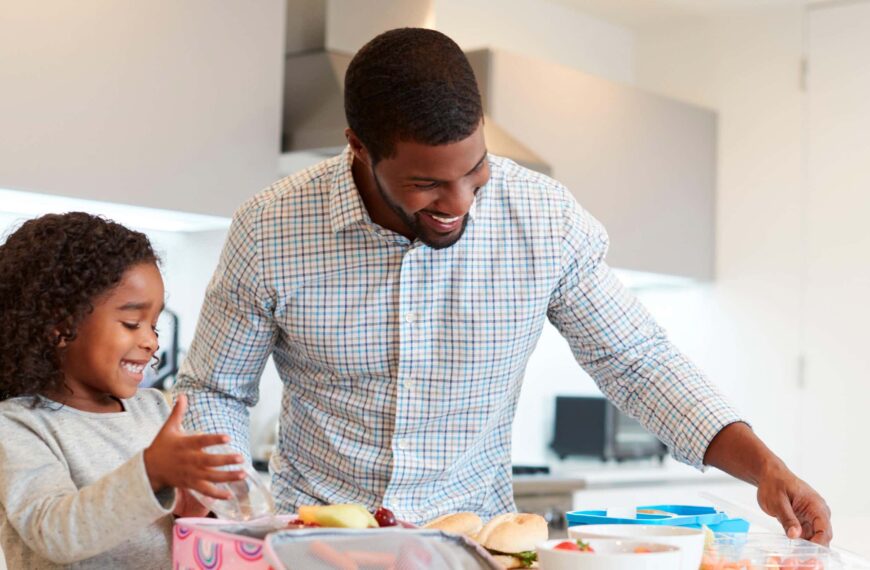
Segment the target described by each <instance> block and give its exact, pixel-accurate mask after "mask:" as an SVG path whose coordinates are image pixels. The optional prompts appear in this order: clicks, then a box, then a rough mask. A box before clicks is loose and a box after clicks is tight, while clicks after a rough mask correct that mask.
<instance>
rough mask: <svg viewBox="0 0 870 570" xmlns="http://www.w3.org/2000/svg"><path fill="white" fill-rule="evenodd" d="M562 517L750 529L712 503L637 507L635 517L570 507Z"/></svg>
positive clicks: (571, 521) (576, 521) (571, 522)
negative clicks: (707, 504)
mask: <svg viewBox="0 0 870 570" xmlns="http://www.w3.org/2000/svg"><path fill="white" fill-rule="evenodd" d="M565 517H566V518H567V520H568V526H579V525H589V524H645V525H666V526H685V527H689V528H701V527H702V526H706V527H708V528H709V529H710V530H712V531H713V532H727V533H742V532H747V531H749V522H747V521H745V520H743V519H732V518H728V515H726V514H725V513H724V512H722V511H720V510H717V509H715V508H713V507H704V506H694V505H650V506H646V507H637V513H636V516H635V517H633V518H632V517H609V516H607V511H602V510H592V511H572V512H570V513H567V514H566V515H565Z"/></svg>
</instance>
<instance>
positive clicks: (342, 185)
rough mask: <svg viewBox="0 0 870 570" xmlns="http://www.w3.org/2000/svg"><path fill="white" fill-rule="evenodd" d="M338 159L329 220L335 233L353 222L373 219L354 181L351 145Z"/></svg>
mask: <svg viewBox="0 0 870 570" xmlns="http://www.w3.org/2000/svg"><path fill="white" fill-rule="evenodd" d="M337 160H338V164H337V166H336V169H335V174H334V175H333V177H332V183H331V184H330V187H329V222H330V225H331V226H332V231H333V232H335V233H338V232H340V231H341V230H343V229H345V228H347V227H348V226H351V225H353V224H357V223H365V222H369V223H371V221H372V220H371V218H370V217H369V214H368V212H367V211H366V207H365V204H363V201H362V196H360V194H359V190H358V189H357V187H356V183H355V182H354V181H353V171H352V169H351V167H352V166H353V152H352V151H351V150H350V145H347V146H346V147H345V148H344V152H342V154H341V155H339V156H338V157H337Z"/></svg>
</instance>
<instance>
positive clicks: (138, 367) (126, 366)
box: [121, 362, 145, 374]
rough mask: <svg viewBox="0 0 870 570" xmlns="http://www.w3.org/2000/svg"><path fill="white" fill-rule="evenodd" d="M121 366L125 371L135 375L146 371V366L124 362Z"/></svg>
mask: <svg viewBox="0 0 870 570" xmlns="http://www.w3.org/2000/svg"><path fill="white" fill-rule="evenodd" d="M121 366H123V367H124V370H129V371H130V372H132V373H133V374H141V373H142V371H143V370H145V365H144V364H136V363H134V362H122V363H121Z"/></svg>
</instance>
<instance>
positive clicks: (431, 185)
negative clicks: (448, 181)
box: [414, 182, 439, 190]
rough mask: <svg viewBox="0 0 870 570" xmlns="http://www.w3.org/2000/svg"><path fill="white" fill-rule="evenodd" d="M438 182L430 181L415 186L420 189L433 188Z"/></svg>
mask: <svg viewBox="0 0 870 570" xmlns="http://www.w3.org/2000/svg"><path fill="white" fill-rule="evenodd" d="M438 184H439V183H438V182H430V183H429V184H414V188H419V189H420V190H431V189H433V188H435V187H437V186H438Z"/></svg>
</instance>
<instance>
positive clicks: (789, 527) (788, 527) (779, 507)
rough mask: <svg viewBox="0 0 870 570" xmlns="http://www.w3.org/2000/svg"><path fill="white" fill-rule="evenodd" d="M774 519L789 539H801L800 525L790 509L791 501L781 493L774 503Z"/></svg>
mask: <svg viewBox="0 0 870 570" xmlns="http://www.w3.org/2000/svg"><path fill="white" fill-rule="evenodd" d="M775 516H776V519H777V520H778V521H779V524H781V525H782V530H784V531H785V534H786V536H788V537H789V538H800V537H801V523H800V522H799V521H798V519H797V516H795V514H794V509H792V508H791V501H790V500H789V498H788V496H787V495H786V494H785V493H783V494H781V495H780V496H779V499H778V500H777V503H776V513H775Z"/></svg>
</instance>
